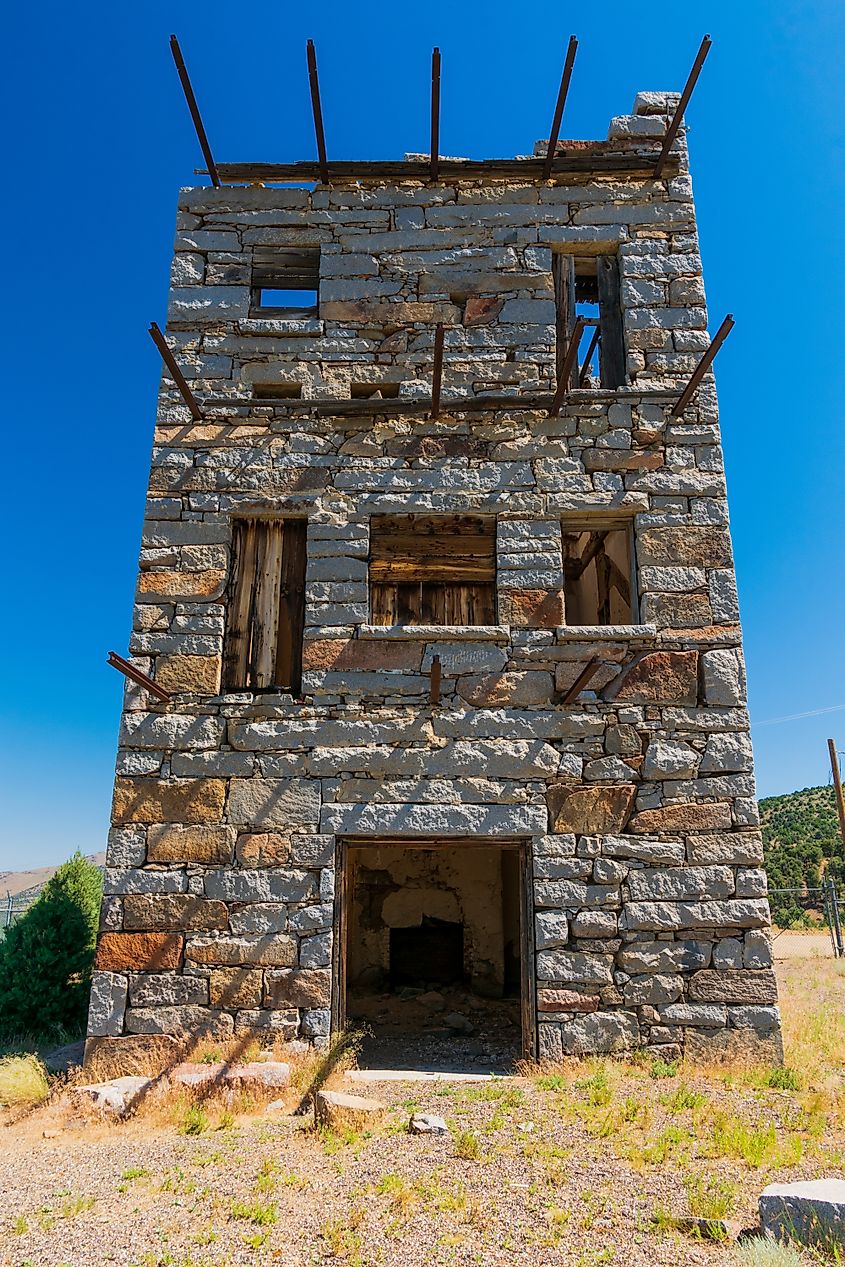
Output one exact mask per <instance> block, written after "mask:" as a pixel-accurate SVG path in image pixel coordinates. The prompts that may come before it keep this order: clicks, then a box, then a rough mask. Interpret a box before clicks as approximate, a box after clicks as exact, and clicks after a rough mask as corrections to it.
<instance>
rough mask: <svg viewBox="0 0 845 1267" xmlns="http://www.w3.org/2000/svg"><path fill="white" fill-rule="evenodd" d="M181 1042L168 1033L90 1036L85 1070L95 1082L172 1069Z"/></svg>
mask: <svg viewBox="0 0 845 1267" xmlns="http://www.w3.org/2000/svg"><path fill="white" fill-rule="evenodd" d="M181 1051H182V1045H181V1043H179V1042H178V1041H177V1039H175V1038H172V1037H170V1036H169V1035H167V1034H126V1035H124V1036H123V1037H122V1038H89V1039H87V1041H86V1043H85V1062H84V1063H85V1072H86V1073H87V1074H88V1075H89V1077H91V1078H93V1079H96V1080H97V1081H98V1082H105V1081H107V1080H108V1079H109V1078H123V1077H132V1076H147V1077H149V1076H154V1075H156V1074H159V1073H162V1072H163V1071H165V1070H168V1069H172V1068H173V1066H174V1065H175V1064H176V1063H177V1062H178V1060H179V1056H180V1053H181Z"/></svg>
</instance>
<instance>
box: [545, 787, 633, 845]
mask: <svg viewBox="0 0 845 1267" xmlns="http://www.w3.org/2000/svg"><path fill="white" fill-rule="evenodd" d="M636 795H637V789H636V787H635V785H634V784H633V783H614V784H612V785H604V784H582V785H581V786H577V787H573V786H572V784H571V783H570V784H566V783H553V784H551V785H550V786H549V789H548V792H547V798H546V799H547V801H548V805H549V816H550V822H549V831H552V832H556V833H558V834H561V833H567V832H574V833H575V834H576V835H577V836H602V835H616V834H617V833H618V832H621V831H624V830H625V824H626V823H627V821H628V818H629V817H630V814H631V810H632V808H633V805H634V799H635V797H636Z"/></svg>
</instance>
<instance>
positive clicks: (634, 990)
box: [622, 973, 684, 1007]
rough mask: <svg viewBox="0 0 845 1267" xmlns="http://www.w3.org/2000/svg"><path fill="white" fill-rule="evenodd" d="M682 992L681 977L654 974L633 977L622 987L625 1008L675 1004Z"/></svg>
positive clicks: (682, 983)
mask: <svg viewBox="0 0 845 1267" xmlns="http://www.w3.org/2000/svg"><path fill="white" fill-rule="evenodd" d="M683 992H684V982H683V978H682V977H678V976H667V975H664V974H662V973H654V974H653V975H649V976H638V977H634V979H633V980H632V981H628V982H627V983H626V984H625V985H624V986H623V987H622V998H623V999H624V1001H625V1006H626V1007H642V1006H644V1005H650V1006H654V1005H656V1004H658V1003H675V1002H677V1000H678V999H679V998H680V997H681V995H682V994H683Z"/></svg>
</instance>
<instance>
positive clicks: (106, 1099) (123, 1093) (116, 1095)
mask: <svg viewBox="0 0 845 1267" xmlns="http://www.w3.org/2000/svg"><path fill="white" fill-rule="evenodd" d="M152 1085H153V1084H152V1082H151V1080H150V1079H149V1078H140V1077H131V1076H127V1077H124V1078H112V1079H111V1080H110V1081H109V1082H100V1083H96V1084H88V1085H87V1086H77V1087H71V1089H70V1095H71V1097H72V1098H73V1099H74V1100H78V1101H82V1100H85V1101H87V1102H88V1103H90V1104H91V1105H93V1107H94V1108H95V1109H99V1111H100V1112H101V1113H108V1114H109V1115H110V1116H112V1117H126V1115H127V1114H128V1113H130V1112H131V1111H132V1109H133V1108H134V1107H135V1106H136V1105H137V1104H139V1103H140V1101H141V1100H142V1099H143V1097H144V1095H145V1093H146V1092H148V1091H150V1090H151V1088H152Z"/></svg>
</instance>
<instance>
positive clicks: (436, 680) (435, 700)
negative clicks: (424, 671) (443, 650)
mask: <svg viewBox="0 0 845 1267" xmlns="http://www.w3.org/2000/svg"><path fill="white" fill-rule="evenodd" d="M441 672H442V670H441V666H440V656H439V655H433V656H432V657H431V682H430V685H429V690H428V702H429V704H439V703H440V678H441Z"/></svg>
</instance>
